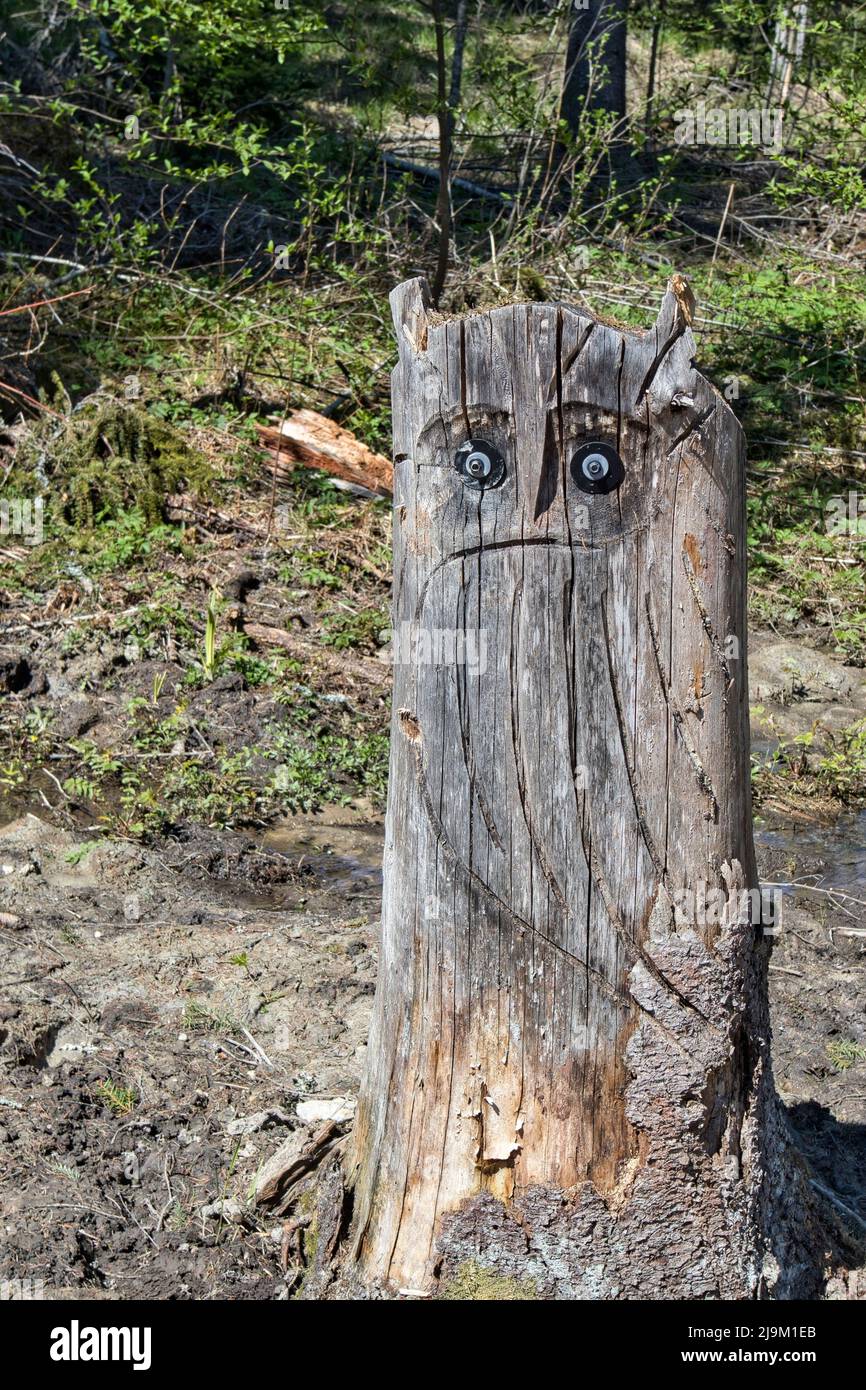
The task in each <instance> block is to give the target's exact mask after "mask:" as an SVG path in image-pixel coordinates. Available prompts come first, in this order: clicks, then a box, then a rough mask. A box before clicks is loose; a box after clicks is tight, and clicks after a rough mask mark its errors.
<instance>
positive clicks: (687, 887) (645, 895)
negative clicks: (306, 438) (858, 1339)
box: [348, 277, 813, 1299]
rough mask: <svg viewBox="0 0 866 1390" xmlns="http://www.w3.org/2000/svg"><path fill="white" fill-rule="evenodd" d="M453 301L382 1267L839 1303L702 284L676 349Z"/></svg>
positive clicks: (411, 522) (394, 991)
mask: <svg viewBox="0 0 866 1390" xmlns="http://www.w3.org/2000/svg"><path fill="white" fill-rule="evenodd" d="M427 303H428V300H427V293H426V286H425V285H424V282H423V281H420V280H412V281H409V282H408V283H406V284H404V285H401V286H400V288H399V289H397V290H396V291H395V292H394V294H393V295H392V306H393V311H394V320H395V324H396V330H397V338H398V342H399V351H400V359H399V364H398V366H397V367H396V369H395V372H394V376H393V404H394V447H395V464H396V466H395V499H394V505H395V536H394V609H393V629H394V652H395V667H394V713H393V742H392V754H391V775H390V788H389V801H388V816H387V833H386V850H385V890H384V903H383V920H382V947H381V965H380V981H379V988H378V993H377V1000H376V1009H375V1019H374V1025H373V1031H372V1035H371V1040H370V1046H369V1062H368V1070H367V1075H366V1081H365V1085H364V1088H363V1092H362V1097H361V1104H360V1108H359V1114H358V1120H357V1124H356V1128H355V1134H354V1154H353V1157H352V1159H351V1160H350V1162H349V1166H348V1173H349V1183H350V1185H352V1186H353V1187H354V1216H353V1226H352V1243H351V1249H352V1252H353V1255H354V1257H355V1258H356V1259H357V1260H358V1261H359V1262H360V1271H361V1276H362V1278H363V1279H364V1280H365V1281H366V1282H367V1284H368V1285H373V1286H375V1287H379V1288H384V1289H388V1288H390V1289H394V1288H398V1289H399V1288H402V1289H406V1288H409V1289H425V1290H430V1289H435V1288H437V1287H438V1288H440V1289H441V1288H442V1287H444V1286H445V1285H447V1284H448V1283H449V1282H452V1283H453V1281H454V1280H458V1281H459V1280H460V1279H461V1278H463V1277H465V1274H466V1270H467V1268H468V1269H470V1270H473V1271H475V1274H473V1276H472V1277H475V1275H476V1274H478V1270H479V1269H480V1270H481V1271H483V1272H484V1273H483V1277H484V1278H489V1277H493V1278H495V1279H498V1280H500V1282H499V1283H498V1284H496V1286H495V1287H496V1288H498V1289H500V1290H509V1291H510V1294H509V1293H508V1292H505V1293H504V1296H506V1297H507V1296H526V1295H528V1296H539V1297H557V1298H611V1299H612V1298H653V1297H660V1298H713V1297H714V1298H719V1297H722V1298H750V1297H755V1296H761V1295H764V1294H769V1293H774V1294H775V1296H777V1297H784V1296H790V1295H793V1294H796V1295H798V1296H804V1295H806V1296H807V1295H808V1293H809V1291H810V1290H811V1288H812V1282H811V1281H812V1279H813V1272H812V1270H811V1266H810V1263H809V1259H808V1256H807V1254H806V1253H805V1251H806V1250H807V1248H808V1242H807V1241H806V1234H807V1233H805V1232H804V1230H802V1229H801V1227H802V1225H803V1223H804V1222H805V1221H806V1220H807V1219H808V1218H807V1216H806V1215H804V1213H805V1212H807V1210H808V1203H807V1201H806V1198H805V1196H804V1186H803V1180H802V1176H801V1173H800V1169H799V1167H798V1165H797V1163H796V1161H795V1160H794V1158H793V1157H792V1155H791V1153H790V1151H789V1150H788V1148H787V1144H786V1141H785V1138H784V1134H783V1127H782V1121H781V1118H780V1115H779V1112H778V1107H777V1102H776V1099H775V1095H774V1092H773V1089H772V1081H771V1075H770V1069H769V1056H768V1035H769V1027H768V1016H767V1000H766V952H767V946H766V944H765V942H764V941H763V940H762V938H761V933H760V929H759V928H758V927H756V925H755V924H754V923H755V918H756V915H757V914H756V913H755V912H754V911H752V912H751V914H750V908H754V904H755V901H756V899H755V896H754V894H755V893H756V892H757V888H758V884H757V876H756V869H755V857H754V849H753V843H752V831H751V811H750V790H749V745H748V712H747V679H746V640H745V637H746V632H745V628H746V616H745V526H744V486H745V478H744V472H745V470H744V448H743V438H742V433H741V430H740V427H739V425H738V423H737V421H736V419H735V417H734V416H733V414H732V412H731V410H730V409H729V407H728V406H727V405H726V404H725V402H724V401H723V400H722V399H721V397H720V396H719V395H718V394H717V393H716V392H715V390H714V389H713V388H712V387H711V386H709V385H708V383H707V382H706V381H705V380H704V379H703V378H702V377H701V376H700V375H699V374H698V373H697V372H696V371H695V369H694V367H693V365H692V361H693V356H694V352H695V344H694V339H693V337H692V333H691V330H690V327H689V324H690V322H691V313H692V300H691V295H690V292H689V290H688V288H687V286H686V285H685V282H684V281H682V280H681V279H679V277H674V279H673V280H672V282H671V287H670V288H669V290H668V293H667V294H666V295H665V298H664V301H663V303H662V307H661V311H660V314H659V318H658V321H657V323H656V325H655V327H654V328H653V329H652V330H651V331H650V332H649V333H647V334H645V335H643V336H638V335H637V334H634V333H631V332H627V331H625V330H621V329H618V328H614V327H611V326H608V325H605V324H602V323H600V322H597V321H596V320H594V319H592V318H590V317H588V316H587V315H586V314H585V313H584V312H583V311H578V310H576V309H572V308H568V307H565V306H554V305H539V304H521V305H514V306H512V307H509V308H503V309H495V310H493V311H491V312H489V313H482V314H476V315H472V316H470V317H468V318H465V319H463V320H453V319H450V320H448V321H444V322H443V321H442V320H441V319H439V318H435V317H433V316H432V315H430V314H429V313H428V308H427ZM468 440H471V441H472V448H468V447H467V441H468ZM748 890H753V895H752V898H751V900H750V899H749V897H748ZM714 906H717V907H718V911H717V912H714ZM478 1277H481V1276H480V1275H479V1276H478ZM502 1281H505V1282H502ZM458 1286H459V1285H458ZM515 1290H517V1291H519V1294H518V1295H515V1292H514V1291H515Z"/></svg>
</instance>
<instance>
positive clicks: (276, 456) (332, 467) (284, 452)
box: [258, 410, 394, 497]
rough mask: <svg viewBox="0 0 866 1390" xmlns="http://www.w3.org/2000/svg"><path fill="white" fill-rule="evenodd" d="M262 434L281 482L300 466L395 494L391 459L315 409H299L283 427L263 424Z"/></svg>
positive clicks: (260, 433)
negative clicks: (375, 450) (369, 447)
mask: <svg viewBox="0 0 866 1390" xmlns="http://www.w3.org/2000/svg"><path fill="white" fill-rule="evenodd" d="M258 432H259V439H260V440H261V442H262V444H263V445H264V447H265V449H266V450H267V453H268V455H269V458H270V461H271V467H272V469H273V471H274V473H275V474H276V477H277V480H278V481H282V482H285V481H286V480H287V479H288V478H290V477H291V475H292V473H293V472H294V470H295V468H296V467H297V466H298V465H299V464H300V465H301V466H302V467H304V468H316V469H319V470H320V471H321V472H323V473H329V474H330V475H331V477H334V478H339V479H340V480H341V481H342V482H344V483H351V484H353V485H354V486H355V487H363V488H366V489H367V490H368V491H369V492H375V493H378V494H379V495H380V496H382V497H390V496H392V494H393V491H394V467H393V464H392V463H391V460H390V459H387V458H385V457H384V455H382V454H376V453H374V452H373V450H372V449H368V448H367V446H366V444H362V443H361V441H360V439H357V438H356V437H355V435H354V434H352V432H351V431H350V430H347V429H344V428H343V426H342V425H338V424H336V423H335V422H334V421H333V420H329V419H327V417H326V416H324V415H319V414H318V412H317V411H315V410H296V411H295V412H294V413H293V414H292V415H290V416H289V417H288V419H286V420H283V421H282V423H281V424H280V425H259V426H258Z"/></svg>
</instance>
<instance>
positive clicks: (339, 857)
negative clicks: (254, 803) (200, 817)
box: [262, 808, 385, 897]
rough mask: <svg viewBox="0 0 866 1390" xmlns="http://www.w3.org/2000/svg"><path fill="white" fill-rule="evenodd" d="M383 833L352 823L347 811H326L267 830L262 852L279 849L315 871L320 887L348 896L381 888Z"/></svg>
mask: <svg viewBox="0 0 866 1390" xmlns="http://www.w3.org/2000/svg"><path fill="white" fill-rule="evenodd" d="M384 845H385V829H384V826H383V825H381V824H379V823H373V824H370V823H369V821H361V820H360V819H354V818H353V817H352V816H351V813H347V812H346V811H345V809H343V808H341V810H338V809H335V808H328V809H327V810H326V811H325V812H323V814H322V815H321V816H316V817H313V816H292V817H290V818H289V819H287V820H285V821H283V822H281V823H280V824H279V825H276V826H273V827H272V828H271V829H270V830H267V831H266V832H265V834H264V836H263V837H262V848H263V849H270V850H276V851H277V852H278V853H279V854H285V855H287V856H288V857H290V858H291V859H294V860H296V861H297V863H298V868H299V869H301V870H303V869H311V870H312V872H313V873H314V874H315V876H316V878H317V879H318V881H319V884H320V886H322V887H324V888H327V889H330V891H331V892H335V893H344V894H346V895H347V896H349V897H358V896H362V895H364V894H368V893H369V894H374V893H378V892H381V889H382V852H383V849H384Z"/></svg>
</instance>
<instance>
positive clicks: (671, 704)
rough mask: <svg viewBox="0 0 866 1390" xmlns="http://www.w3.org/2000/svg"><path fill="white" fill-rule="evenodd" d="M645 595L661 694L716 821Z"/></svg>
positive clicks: (712, 792) (712, 797) (704, 775)
mask: <svg viewBox="0 0 866 1390" xmlns="http://www.w3.org/2000/svg"><path fill="white" fill-rule="evenodd" d="M645 597H646V615H647V621H648V623H649V629H650V637H651V639H652V649H653V653H654V654H655V665H656V670H657V671H658V674H659V681H660V682H661V687H662V694H663V695H664V698H665V704H666V705H667V707H668V710H669V711H670V714H671V716H672V718H673V721H674V726H675V728H676V731H677V733H678V734H679V736H680V739H681V741H682V745H683V747H684V748H685V750H686V754H687V755H688V759H689V762H690V763H691V765H692V767H693V768H694V770H695V777H696V778H697V783H698V786H699V787H700V789H701V791H702V792H703V793H704V795H705V796H706V797H707V799H708V800H709V803H710V806H711V808H712V818H713V820H714V821H718V819H719V803H718V799H717V797H716V793H715V790H714V788H713V784H712V782H711V781H710V779H709V776H708V775H707V771H706V769H705V767H704V765H703V763H702V762H701V759H700V755H699V753H698V750H697V748H696V747H695V745H694V742H693V740H692V738H691V735H690V734H689V731H688V727H687V725H686V716H685V714H684V712H683V710H682V709H681V707H680V704H679V701H678V700H677V697H676V695H675V694H674V691H673V688H672V686H671V683H670V680H669V679H668V677H667V676H666V675H665V672H664V667H663V666H662V658H661V643H660V641H659V631H658V625H657V624H656V621H655V618H654V616H653V611H652V600H651V598H650V595H649V594H646V596H645Z"/></svg>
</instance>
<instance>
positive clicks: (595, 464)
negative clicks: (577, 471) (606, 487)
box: [580, 454, 610, 483]
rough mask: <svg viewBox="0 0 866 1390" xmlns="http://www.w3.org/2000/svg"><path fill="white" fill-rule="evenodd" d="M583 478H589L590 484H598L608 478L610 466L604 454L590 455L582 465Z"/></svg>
mask: <svg viewBox="0 0 866 1390" xmlns="http://www.w3.org/2000/svg"><path fill="white" fill-rule="evenodd" d="M580 467H581V469H582V471H583V476H584V477H585V478H589V480H590V482H592V483H597V482H599V481H600V479H602V478H605V477H607V474H608V473H609V472H610V464H609V463H608V461H607V459H606V458H605V457H604V454H588V455H587V457H586V458H585V459H584V460H583V463H582V464H581V465H580Z"/></svg>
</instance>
